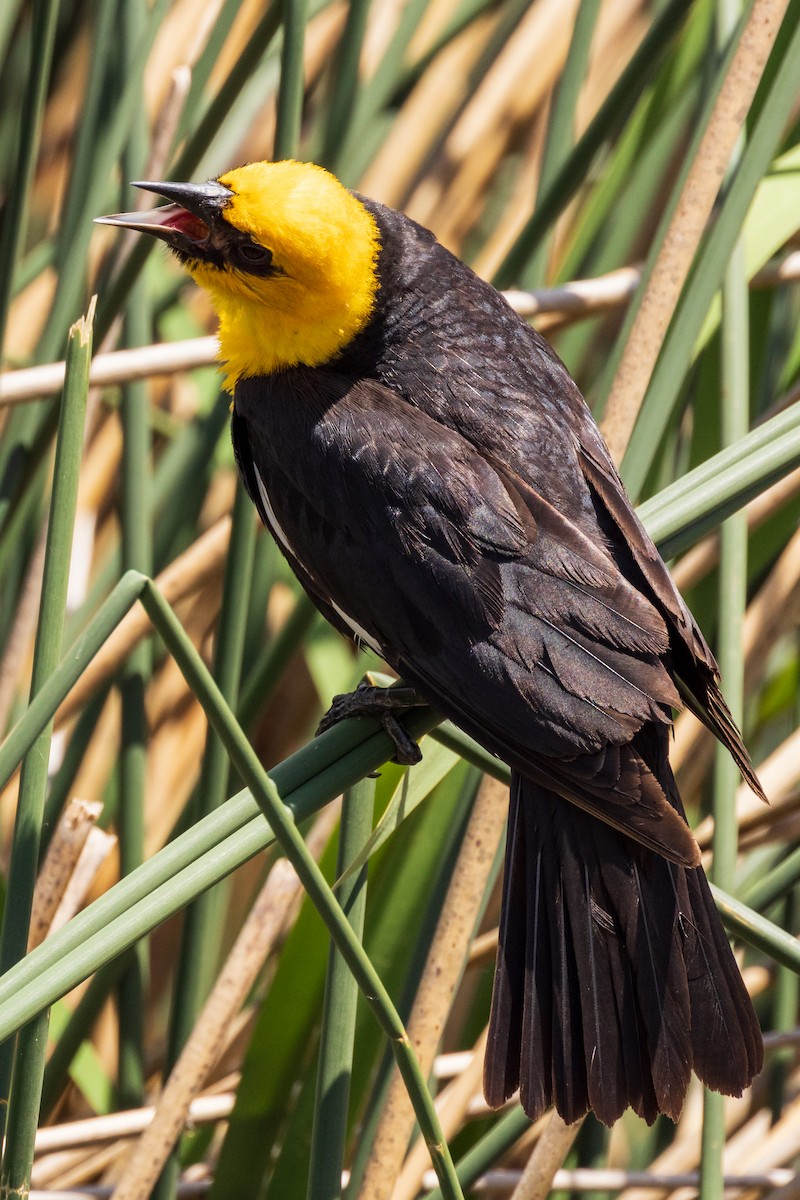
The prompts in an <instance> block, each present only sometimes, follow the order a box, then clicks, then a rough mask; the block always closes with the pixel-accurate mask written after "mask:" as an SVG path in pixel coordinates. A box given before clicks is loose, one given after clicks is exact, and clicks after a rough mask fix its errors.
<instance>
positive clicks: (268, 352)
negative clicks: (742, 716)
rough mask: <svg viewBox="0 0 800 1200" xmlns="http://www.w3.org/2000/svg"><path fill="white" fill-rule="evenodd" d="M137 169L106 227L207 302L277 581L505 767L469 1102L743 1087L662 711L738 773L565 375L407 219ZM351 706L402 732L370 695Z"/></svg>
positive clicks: (273, 172) (717, 695) (577, 1105)
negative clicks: (171, 269) (492, 915)
mask: <svg viewBox="0 0 800 1200" xmlns="http://www.w3.org/2000/svg"><path fill="white" fill-rule="evenodd" d="M136 186H137V187H140V188H143V189H146V190H148V191H150V192H152V193H155V194H156V195H158V196H160V197H161V198H163V199H165V200H167V201H168V203H167V204H166V205H162V206H161V207H157V208H155V209H153V210H151V211H149V212H136V213H122V214H117V215H116V216H113V217H109V218H104V220H106V221H107V222H109V223H111V224H115V225H121V226H124V227H127V228H132V229H136V230H139V231H141V232H144V233H147V234H151V235H154V236H155V237H156V238H158V239H160V240H161V241H163V242H164V243H166V245H167V247H168V248H169V249H170V250H171V251H172V252H173V253H174V254H175V256H176V257H177V258H178V260H179V261H180V263H181V264H182V266H183V267H184V268H185V270H186V271H187V272H188V273H189V275H190V276H191V277H192V278H193V279H194V280H195V282H196V283H197V284H199V286H200V287H201V288H203V289H204V290H205V291H206V292H207V293H208V295H209V296H210V299H211V303H212V306H213V308H214V309H215V311H216V314H217V317H218V320H219V343H220V358H221V361H222V363H223V366H224V370H225V372H226V375H225V386H226V387H227V389H228V390H229V392H230V393H231V396H232V405H231V408H232V421H231V429H232V438H233V446H234V451H235V457H236V461H237V464H238V469H239V472H240V474H241V478H242V480H243V482H244V485H245V487H246V489H247V491H248V493H249V495H250V497H251V498H252V501H253V503H254V505H255V507H256V509H257V510H258V513H259V514H260V517H261V519H262V521H263V523H264V525H265V526H266V527H267V529H268V530H269V531H270V532H271V534H272V536H273V537H274V539H275V541H276V542H277V544H278V546H279V547H280V549H281V551H282V552H283V554H284V555H285V557H286V558H287V559H288V561H289V563H290V565H291V567H292V568H293V570H294V572H295V573H296V575H297V577H298V579H299V581H300V583H301V584H302V586H303V588H304V589H305V590H306V592H307V593H308V595H309V596H310V597H311V599H312V600H313V602H314V603H315V605H316V606H317V607H318V608H319V609H320V611H321V612H322V613H323V614H324V616H325V617H327V619H328V620H329V621H330V622H331V623H332V624H333V625H334V626H335V627H336V628H337V629H339V630H340V631H341V632H342V633H343V634H344V635H345V636H347V637H350V638H354V639H355V640H356V642H357V643H359V644H361V645H366V646H368V647H370V648H371V649H373V650H374V651H375V652H376V653H377V654H378V655H379V656H380V657H381V658H382V659H384V660H385V661H386V662H387V663H388V664H389V665H390V666H391V667H392V668H393V670H394V671H395V672H396V673H397V675H398V676H399V677H400V678H401V679H402V680H403V681H404V683H405V685H406V687H405V688H404V689H403V690H402V695H401V698H400V699H401V702H402V703H405V704H408V703H413V702H425V703H428V704H429V705H431V706H432V708H433V709H434V710H435V711H436V712H437V713H438V714H441V715H442V716H443V717H447V718H450V719H451V720H452V721H453V722H455V723H456V724H457V725H458V726H459V727H460V728H461V729H463V730H465V731H466V732H467V733H468V734H469V735H471V736H472V737H473V738H475V739H476V740H477V741H478V742H479V743H480V744H481V745H482V746H484V747H485V748H486V749H487V750H488V751H489V752H491V753H492V754H493V755H496V756H497V757H499V758H500V759H502V760H503V761H504V762H506V763H507V764H508V765H509V766H510V768H511V783H510V801H509V816H508V831H507V838H506V850H505V871H504V882H503V888H502V899H501V915H500V924H499V933H498V951H497V962H496V967H495V979H494V987H493V993H492V1002H491V1012H490V1017H489V1031H488V1041H487V1049H486V1055H485V1063H484V1092H485V1095H486V1099H487V1101H488V1103H489V1104H490V1105H492V1106H494V1107H498V1106H500V1105H502V1104H503V1103H504V1102H505V1101H506V1100H507V1099H508V1098H509V1097H511V1096H512V1095H514V1094H515V1093H516V1092H517V1090H519V1096H520V1102H521V1104H522V1107H523V1108H524V1110H525V1112H526V1113H527V1115H528V1116H529V1117H530V1118H531V1119H536V1118H538V1117H539V1116H541V1115H542V1114H543V1113H545V1112H546V1111H547V1110H549V1109H550V1108H551V1107H553V1106H554V1107H555V1108H556V1110H557V1111H558V1113H559V1114H560V1116H561V1117H562V1118H563V1119H564V1121H566V1122H567V1123H572V1122H574V1121H577V1120H579V1119H580V1118H581V1117H582V1116H583V1115H584V1114H585V1113H586V1112H587V1111H589V1110H591V1111H593V1112H594V1113H595V1115H596V1117H597V1118H598V1119H599V1120H600V1121H601V1122H603V1123H604V1124H606V1125H611V1124H613V1123H614V1121H616V1120H617V1118H619V1117H620V1116H621V1114H622V1113H623V1112H624V1111H625V1110H626V1109H627V1108H632V1109H633V1110H634V1111H635V1112H636V1113H638V1114H639V1115H640V1116H641V1117H643V1118H644V1120H645V1121H647V1122H648V1123H652V1122H653V1121H654V1120H655V1119H656V1117H657V1116H658V1115H659V1114H660V1113H663V1114H666V1115H667V1116H668V1117H670V1118H672V1119H673V1120H677V1119H678V1117H679V1115H680V1113H681V1110H682V1107H683V1104H684V1100H685V1096H686V1091H687V1087H688V1084H689V1081H690V1077H691V1073H692V1070H694V1072H695V1073H696V1074H697V1075H698V1076H699V1078H700V1079H701V1080H702V1081H703V1083H705V1084H706V1085H707V1086H708V1087H709V1088H711V1089H714V1090H716V1091H718V1092H722V1093H725V1094H728V1095H734V1096H739V1095H741V1094H742V1092H743V1090H744V1089H745V1088H746V1087H747V1086H748V1085H749V1084H750V1083H751V1081H752V1080H753V1078H754V1077H755V1076H756V1075H757V1074H758V1072H759V1071H760V1070H761V1067H762V1061H763V1043H762V1037H761V1032H760V1028H759V1024H758V1020H757V1017H756V1015H755V1012H754V1009H753V1006H752V1003H751V1000H750V997H749V995H748V992H747V990H746V988H745V986H744V983H743V981H742V977H741V974H740V972H739V969H738V966H737V964H736V960H735V958H734V956H733V953H732V950H731V947H730V944H729V942H728V939H727V936H726V934H725V931H724V928H723V926H722V923H721V920H720V918H719V915H718V913H717V911H716V908H715V905H714V902H713V899H712V896H711V892H710V889H709V885H708V883H707V880H706V877H705V875H704V873H703V869H702V867H701V865H700V853H699V849H698V846H697V843H696V841H695V839H694V837H693V836H692V832H691V830H690V827H689V825H688V823H687V820H686V815H685V812H684V808H683V805H682V802H681V798H680V795H679V792H678V788H677V785H676V782H675V778H674V776H673V773H672V770H671V768H670V764H669V756H668V750H669V741H670V736H671V730H672V724H673V719H674V713H675V710H678V709H680V708H681V707H683V706H684V705H686V706H688V707H690V708H691V709H692V710H693V711H694V712H695V713H696V714H697V715H698V716H699V717H700V719H701V720H702V721H703V722H704V723H705V725H706V726H707V727H708V728H709V729H710V730H711V731H712V732H713V733H714V734H715V735H716V736H717V738H718V739H719V740H720V741H721V742H722V743H723V745H724V746H726V747H727V749H728V750H729V751H730V753H731V755H732V756H733V758H734V760H735V761H736V763H737V765H738V767H739V769H740V771H741V774H742V775H743V777H744V779H745V780H746V781H747V783H748V784H749V786H750V787H751V788H752V789H753V790H754V791H755V792H756V793H757V794H758V795H760V796H762V797H763V791H762V789H761V786H760V784H759V781H758V779H757V777H756V775H755V772H754V769H753V767H752V764H751V761H750V758H749V756H748V753H747V750H746V749H745V746H744V744H743V741H742V738H741V735H740V733H739V731H738V729H737V728H736V725H735V723H734V721H733V719H732V717H731V714H730V712H729V710H728V708H727V706H726V703H725V700H724V698H723V696H722V693H721V690H720V679H719V670H718V667H717V664H716V662H715V660H714V657H713V654H712V652H711V650H710V648H709V646H708V644H707V642H706V640H705V639H704V637H703V635H702V633H701V632H700V629H699V628H698V626H697V624H696V622H695V620H694V619H693V617H692V615H691V613H690V611H689V609H688V608H687V606H686V604H685V602H684V601H683V599H682V598H681V596H680V594H679V593H678V591H677V590H676V588H675V586H674V584H673V582H672V580H671V577H670V575H669V573H668V570H667V568H666V566H665V564H664V563H663V561H662V559H661V557H660V556H659V554H658V551H657V549H656V548H655V546H654V544H653V543H652V541H651V540H650V538H649V536H648V534H647V533H646V531H645V529H644V527H643V526H642V524H641V522H640V521H639V519H638V517H637V515H636V513H635V511H634V509H633V507H632V505H631V503H630V500H629V499H628V497H627V495H626V492H625V489H624V486H623V484H622V482H621V480H620V477H619V475H618V473H617V470H616V469H615V466H614V463H613V462H612V460H611V457H610V455H609V452H608V449H607V447H606V445H605V443H604V441H603V438H602V436H601V434H600V431H599V429H598V427H597V425H596V424H595V422H594V419H593V417H592V415H591V413H590V411H589V408H588V407H587V405H586V403H585V401H584V399H583V398H582V396H581V394H580V392H579V390H578V388H577V386H576V384H575V383H574V382H573V380H572V379H571V377H570V375H569V374H568V372H567V370H566V368H565V366H564V365H563V363H562V362H561V361H560V359H559V358H558V357H557V355H556V354H555V352H554V351H553V350H552V349H551V347H550V346H549V345H548V343H547V342H546V341H545V340H544V339H543V338H542V337H541V336H540V335H539V334H538V333H537V332H536V331H535V330H534V329H533V328H532V327H531V326H530V325H529V324H528V323H527V322H525V321H523V320H522V319H521V318H520V317H518V316H517V315H516V314H515V313H514V312H513V310H512V309H511V307H510V306H509V305H508V304H507V302H506V300H505V299H504V298H503V296H502V295H501V294H500V293H499V292H498V291H496V290H495V289H494V288H493V287H492V286H491V285H490V284H489V283H487V282H485V281H484V280H482V279H481V278H479V277H478V276H477V275H476V274H475V273H474V272H473V271H472V270H471V269H470V268H469V267H468V266H467V265H465V264H464V263H463V262H462V261H460V260H459V259H458V258H457V257H455V256H454V255H453V254H451V253H450V252H449V251H448V250H447V249H446V248H445V247H444V246H442V245H441V244H440V243H439V242H438V241H437V240H436V238H435V236H434V235H433V234H432V233H431V232H430V231H429V230H427V229H425V228H423V227H422V226H420V225H418V224H416V223H415V222H414V221H413V220H411V219H410V218H408V217H406V216H404V215H403V214H402V213H400V212H398V211H395V210H394V209H391V208H389V207H387V206H385V205H383V204H381V203H378V202H377V201H375V200H371V199H369V198H367V197H366V196H363V195H361V194H359V193H358V192H355V191H352V190H350V189H348V188H346V187H345V186H344V185H343V184H342V183H341V182H340V181H339V180H338V179H336V178H335V177H334V176H333V175H332V174H330V173H329V172H328V171H326V170H325V169H324V168H322V167H320V166H317V165H315V164H312V163H306V162H300V161H294V160H282V161H275V162H251V163H247V164H246V165H244V166H241V167H237V168H235V169H232V170H230V171H228V172H226V173H224V174H222V175H221V176H219V177H218V178H216V179H213V180H209V181H207V182H203V183H174V182H140V183H137V184H136ZM387 697H388V699H387ZM351 712H362V713H372V714H374V715H376V716H379V717H380V716H381V715H385V716H386V719H387V722H388V721H390V720H391V721H394V723H395V726H397V725H398V724H399V722H397V721H396V713H395V705H394V701H393V699H392V695H391V692H386V691H382V692H381V695H378V694H377V692H376V690H375V689H366V690H365V691H364V692H363V693H361V694H358V693H357V694H356V695H355V697H354V698H352V700H349V701H341V702H340V704H339V712H338V714H335V715H338V716H342V715H347V714H348V713H351ZM395 731H396V730H395ZM396 740H397V755H398V759H399V760H401V761H414V760H415V758H417V757H419V752H418V750H417V747H416V745H415V744H413V743H412V745H411V746H410V747H409V746H408V744H407V743H408V741H410V739H409V738H406V740H405V742H404V741H403V739H402V737H398V738H397V739H396Z"/></svg>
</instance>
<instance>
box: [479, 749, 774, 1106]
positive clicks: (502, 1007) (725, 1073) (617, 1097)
mask: <svg viewBox="0 0 800 1200" xmlns="http://www.w3.org/2000/svg"><path fill="white" fill-rule="evenodd" d="M666 769H667V771H669V767H668V766H667V768H666ZM669 782H670V783H671V784H672V786H673V788H674V781H672V779H671V775H670V777H669ZM674 796H675V802H676V803H677V804H680V801H679V800H677V792H675V793H674ZM762 1060H763V1045H762V1041H761V1033H760V1030H759V1026H758V1022H757V1020H756V1016H755V1013H754V1012H753V1007H752V1004H751V1002H750V998H749V996H748V994H747V991H746V990H745V987H744V984H743V982H742V978H741V976H740V974H739V970H738V967H737V965H736V961H735V959H734V957H733V954H732V953H731V949H730V946H729V945H728V940H727V938H726V936H725V932H724V930H723V927H722V924H721V921H720V919H719V916H718V914H717V911H716V909H715V907H714V902H713V900H712V898H711V893H710V890H709V887H708V883H707V881H706V878H705V875H704V874H703V871H702V868H699V867H698V868H696V869H687V868H684V867H679V866H676V865H675V864H673V863H669V862H667V861H666V860H665V859H663V858H660V857H659V856H658V855H656V854H653V853H652V852H651V851H649V850H646V849H644V848H643V847H641V846H639V845H637V844H636V843H635V842H633V841H631V840H630V839H629V838H626V837H625V836H624V835H622V834H620V833H618V832H617V831H616V830H614V829H612V828H610V827H609V826H606V825H603V824H602V823H601V822H599V821H597V820H596V819H594V818H592V817H589V816H587V815H586V814H585V813H584V812H582V811H581V810H580V809H578V808H576V807H574V806H573V805H572V804H569V803H567V802H565V801H564V800H563V799H562V798H561V797H559V796H557V795H555V794H554V793H552V792H550V791H547V790H546V789H544V788H542V787H539V786H538V785H537V784H535V783H532V782H531V781H530V780H528V779H523V778H522V777H521V776H519V775H518V774H516V773H515V774H514V776H513V777H512V784H511V807H510V812H509V831H508V843H507V847H506V873H505V881H504V889H503V906H502V913H501V920H500V943H499V947H498V955H497V972H496V976H495V984H494V993H493V997H492V1013H491V1021H490V1028H489V1042H488V1047H487V1052H486V1065H485V1074H484V1090H485V1093H486V1098H487V1100H488V1102H489V1104H491V1105H495V1106H497V1105H500V1104H502V1103H503V1101H504V1100H505V1099H507V1097H508V1096H510V1095H511V1094H512V1093H513V1092H514V1091H515V1090H516V1088H517V1086H519V1088H520V1093H521V1101H522V1105H523V1108H524V1109H525V1111H526V1113H527V1114H528V1115H529V1116H530V1117H531V1118H532V1119H535V1118H536V1117H538V1116H540V1115H541V1114H542V1113H543V1112H545V1111H546V1110H547V1109H548V1108H549V1107H551V1105H555V1107H556V1108H557V1109H558V1112H559V1113H560V1114H561V1116H562V1117H563V1118H564V1120H565V1121H567V1122H572V1121H575V1120H577V1119H578V1118H579V1117H581V1116H582V1115H583V1114H584V1113H585V1112H586V1111H587V1109H590V1108H591V1109H592V1110H593V1111H594V1112H595V1114H596V1115H597V1117H598V1118H599V1119H600V1120H601V1121H603V1122H604V1123H605V1124H607V1125H610V1124H612V1122H614V1121H615V1120H616V1119H617V1117H619V1116H620V1114H621V1113H622V1112H623V1111H624V1110H625V1109H626V1108H627V1107H631V1108H633V1109H634V1110H635V1111H636V1112H637V1113H639V1114H640V1116H642V1117H644V1119H645V1120H646V1121H647V1122H648V1123H652V1121H654V1120H655V1118H656V1116H657V1115H658V1113H659V1112H663V1113H666V1114H667V1115H668V1116H670V1117H672V1118H673V1120H676V1119H677V1117H678V1115H679V1114H680V1112H681V1109H682V1107H683V1101H684V1096H685V1094H686V1088H687V1085H688V1083H689V1076H690V1073H691V1070H692V1068H693V1069H694V1070H695V1071H696V1073H697V1074H698V1075H699V1076H700V1078H701V1079H702V1080H703V1082H704V1083H706V1084H707V1085H708V1086H709V1087H711V1088H713V1089H714V1090H715V1091H719V1092H724V1093H726V1094H727V1095H734V1096H738V1095H741V1093H742V1091H743V1089H744V1088H745V1087H747V1085H748V1084H749V1083H750V1081H751V1080H752V1078H753V1076H754V1075H756V1074H757V1073H758V1072H759V1071H760V1069H761V1065H762Z"/></svg>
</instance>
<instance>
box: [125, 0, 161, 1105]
mask: <svg viewBox="0 0 800 1200" xmlns="http://www.w3.org/2000/svg"><path fill="white" fill-rule="evenodd" d="M119 16H120V18H121V20H122V29H123V39H122V71H123V74H122V82H121V92H122V93H123V96H122V97H120V98H121V99H123V98H124V93H125V92H126V91H127V90H128V89H129V88H130V87H131V86H133V87H134V88H136V87H137V86H138V88H139V104H140V105H141V106H142V107H144V96H143V94H142V93H141V73H140V72H138V73H137V62H136V57H135V48H136V47H138V46H139V45H140V44H141V43H142V42H144V41H145V39H146V35H147V8H146V5H144V4H143V3H142V2H141V0H126V3H125V4H124V5H123V6H122V8H121V10H120V11H119ZM146 156H147V130H146V128H145V126H144V125H142V124H138V123H136V122H134V124H133V125H132V126H131V136H130V138H129V141H128V144H127V146H126V148H125V152H124V154H123V158H122V170H123V176H124V177H125V178H126V179H131V178H133V179H137V178H140V177H141V173H142V169H143V167H144V165H145V162H146ZM124 188H125V191H127V185H124ZM151 337H152V314H151V311H150V300H149V295H148V292H147V290H146V289H145V288H144V287H143V286H142V284H141V281H137V285H136V286H135V287H134V289H133V291H132V293H131V298H130V304H129V306H128V311H127V312H126V314H125V320H124V339H125V344H126V345H127V346H143V345H146V344H147V343H148V341H150V339H151ZM149 413H150V402H149V395H148V385H147V382H146V381H145V380H137V381H135V382H132V383H128V384H126V385H125V387H124V388H123V389H122V434H123V444H122V495H121V513H120V517H121V526H122V537H121V541H122V547H121V551H122V568H123V570H124V571H128V570H133V571H140V572H141V573H142V574H143V575H152V573H153V528H152V509H153V505H152V488H151V468H150V456H151V444H150V415H149ZM151 671H152V663H151V653H150V643H149V641H148V640H147V639H145V640H143V641H141V642H140V643H139V645H138V646H136V647H135V648H134V649H133V650H132V652H131V653H130V655H129V656H128V659H127V661H126V663H125V666H124V667H123V670H122V678H121V681H120V692H121V700H122V728H121V747H120V765H119V770H120V777H119V783H120V787H119V807H118V810H117V833H118V837H119V851H120V874H121V875H128V874H130V872H131V871H134V870H136V868H137V867H138V866H140V864H141V863H142V862H143V861H144V838H145V829H144V806H145V785H146V777H147V743H148V727H147V714H146V712H145V691H146V689H147V684H148V682H149V679H150V674H151ZM147 975H148V947H147V942H146V940H145V941H142V942H141V943H140V944H139V945H138V946H137V947H136V950H135V953H134V954H133V955H132V956H131V957H130V961H129V964H128V968H127V970H126V971H125V972H124V973H123V975H122V977H121V979H120V982H119V989H118V1000H117V1002H118V1010H119V1040H118V1056H119V1066H118V1071H117V1103H118V1105H119V1107H120V1108H136V1107H137V1106H139V1105H141V1104H142V1103H144V1089H145V1061H144V1026H145V1008H146V997H147V992H148V982H147Z"/></svg>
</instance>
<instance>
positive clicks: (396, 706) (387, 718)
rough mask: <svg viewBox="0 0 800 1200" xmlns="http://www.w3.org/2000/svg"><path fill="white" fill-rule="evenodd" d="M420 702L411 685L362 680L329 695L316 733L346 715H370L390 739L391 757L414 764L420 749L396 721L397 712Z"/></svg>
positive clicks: (400, 761)
mask: <svg viewBox="0 0 800 1200" xmlns="http://www.w3.org/2000/svg"><path fill="white" fill-rule="evenodd" d="M421 703H422V701H421V700H419V698H418V697H417V693H416V692H415V691H414V689H413V688H410V687H395V688H386V687H378V686H376V685H375V684H373V683H370V682H369V681H368V680H362V681H361V683H360V684H359V685H358V687H357V688H356V690H355V691H354V692H347V693H346V694H345V695H343V696H334V697H333V703H332V704H331V706H330V708H329V709H328V711H327V712H326V714H325V716H324V717H323V718H322V720H321V721H320V723H319V726H318V727H317V733H318V734H320V733H324V732H325V730H326V729H331V728H332V727H333V726H334V725H338V723H339V722H340V721H344V720H346V719H347V718H348V717H372V718H373V720H375V721H378V722H380V724H381V725H382V726H383V728H384V730H385V731H386V733H387V734H388V735H389V737H390V738H391V740H392V742H393V743H394V749H395V753H394V761H395V762H397V763H401V764H402V765H404V766H414V764H415V763H418V762H420V761H421V760H422V751H421V750H420V748H419V746H418V745H417V743H416V742H415V741H414V739H413V738H412V737H411V734H410V733H408V732H407V730H406V729H404V728H403V726H402V725H401V724H400V722H399V721H398V719H397V713H402V712H406V711H407V710H408V709H409V708H416V706H417V705H419V704H421Z"/></svg>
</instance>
